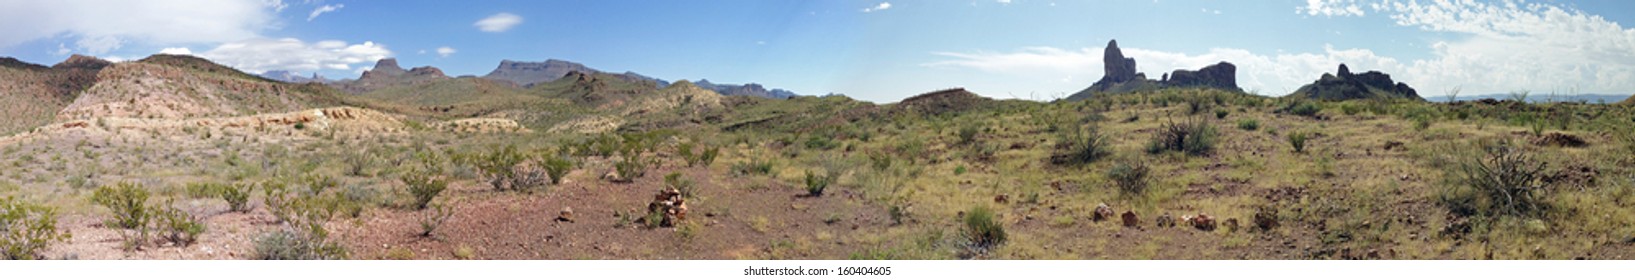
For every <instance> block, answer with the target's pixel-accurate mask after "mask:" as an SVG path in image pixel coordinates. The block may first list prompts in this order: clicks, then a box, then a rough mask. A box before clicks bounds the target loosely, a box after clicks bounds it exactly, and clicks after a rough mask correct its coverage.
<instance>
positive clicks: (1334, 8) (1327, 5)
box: [1294, 0, 1366, 17]
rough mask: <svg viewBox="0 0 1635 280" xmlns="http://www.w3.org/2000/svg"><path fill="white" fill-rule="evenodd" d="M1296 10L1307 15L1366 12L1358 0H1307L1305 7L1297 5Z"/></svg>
mask: <svg viewBox="0 0 1635 280" xmlns="http://www.w3.org/2000/svg"><path fill="white" fill-rule="evenodd" d="M1294 11H1295V12H1296V13H1305V14H1306V15H1313V16H1317V15H1321V16H1329V17H1333V16H1342V17H1345V16H1363V15H1364V14H1366V13H1365V12H1363V8H1362V6H1361V5H1358V3H1357V0H1306V6H1305V7H1295V8H1294Z"/></svg>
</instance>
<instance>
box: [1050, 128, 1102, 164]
mask: <svg viewBox="0 0 1635 280" xmlns="http://www.w3.org/2000/svg"><path fill="white" fill-rule="evenodd" d="M1061 133H1062V135H1061V136H1059V140H1057V142H1056V154H1054V155H1052V156H1051V162H1053V163H1056V164H1062V165H1084V164H1090V163H1092V162H1095V161H1097V160H1100V159H1101V158H1103V157H1106V156H1107V155H1109V154H1111V152H1109V151H1108V146H1109V143H1108V141H1107V137H1105V136H1103V135H1101V130H1100V129H1098V128H1096V127H1090V128H1083V127H1081V126H1078V125H1069V126H1067V129H1064V130H1062V132H1061Z"/></svg>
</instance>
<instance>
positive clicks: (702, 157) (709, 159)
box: [698, 146, 721, 167]
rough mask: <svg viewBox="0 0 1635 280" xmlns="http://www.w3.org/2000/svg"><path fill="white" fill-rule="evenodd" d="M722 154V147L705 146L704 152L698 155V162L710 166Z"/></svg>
mask: <svg viewBox="0 0 1635 280" xmlns="http://www.w3.org/2000/svg"><path fill="white" fill-rule="evenodd" d="M720 155H721V147H717V146H709V147H708V148H704V153H702V154H699V155H698V164H700V165H703V166H705V167H708V166H710V164H713V163H715V158H716V157H717V156H720Z"/></svg>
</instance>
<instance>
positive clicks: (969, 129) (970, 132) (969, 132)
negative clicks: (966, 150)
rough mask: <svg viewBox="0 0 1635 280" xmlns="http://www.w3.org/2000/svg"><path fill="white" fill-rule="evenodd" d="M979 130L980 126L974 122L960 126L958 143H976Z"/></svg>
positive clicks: (980, 129)
mask: <svg viewBox="0 0 1635 280" xmlns="http://www.w3.org/2000/svg"><path fill="white" fill-rule="evenodd" d="M980 131H982V127H980V126H977V125H974V124H969V125H964V126H960V127H959V131H958V134H959V144H960V145H970V144H973V143H976V135H977V132H980Z"/></svg>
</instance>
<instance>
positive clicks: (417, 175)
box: [399, 172, 448, 209]
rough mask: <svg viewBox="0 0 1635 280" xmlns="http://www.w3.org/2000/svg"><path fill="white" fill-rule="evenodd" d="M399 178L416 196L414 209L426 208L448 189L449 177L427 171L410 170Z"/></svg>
mask: <svg viewBox="0 0 1635 280" xmlns="http://www.w3.org/2000/svg"><path fill="white" fill-rule="evenodd" d="M399 179H401V180H402V181H403V184H404V185H407V186H408V188H409V194H410V195H411V196H413V197H414V209H426V205H427V204H430V203H431V201H432V199H436V198H437V195H438V194H442V193H443V190H446V189H448V180H447V179H444V178H442V177H441V176H434V175H432V174H428V173H426V172H409V173H407V174H403V177H401V178H399Z"/></svg>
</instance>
